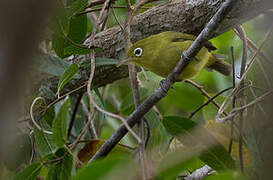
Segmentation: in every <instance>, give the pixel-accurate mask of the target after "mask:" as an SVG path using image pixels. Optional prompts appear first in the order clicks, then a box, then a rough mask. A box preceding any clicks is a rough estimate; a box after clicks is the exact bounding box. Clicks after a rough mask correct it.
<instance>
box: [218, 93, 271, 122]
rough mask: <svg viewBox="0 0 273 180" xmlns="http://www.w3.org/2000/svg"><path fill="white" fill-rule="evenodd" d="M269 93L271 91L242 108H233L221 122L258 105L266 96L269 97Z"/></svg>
mask: <svg viewBox="0 0 273 180" xmlns="http://www.w3.org/2000/svg"><path fill="white" fill-rule="evenodd" d="M270 93H272V91H269V92H267V93H265V94H263V95H262V96H260V97H258V98H256V99H255V100H253V101H251V102H250V103H249V104H247V105H245V106H242V107H240V108H234V109H233V110H232V111H231V112H230V114H229V115H228V116H225V117H223V118H222V119H221V122H223V121H226V120H228V119H230V118H232V117H233V116H235V115H236V114H237V113H239V112H242V111H243V110H245V109H246V108H249V107H250V106H253V105H254V104H256V103H259V102H260V101H262V100H263V99H264V98H265V97H266V96H267V95H269V94H270Z"/></svg>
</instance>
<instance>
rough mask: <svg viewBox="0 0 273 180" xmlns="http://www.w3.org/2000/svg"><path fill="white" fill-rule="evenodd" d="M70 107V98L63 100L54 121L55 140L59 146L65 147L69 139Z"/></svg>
mask: <svg viewBox="0 0 273 180" xmlns="http://www.w3.org/2000/svg"><path fill="white" fill-rule="evenodd" d="M69 107H70V101H69V98H66V100H65V101H64V102H63V104H62V106H61V107H60V109H59V112H58V114H57V116H56V118H55V119H54V121H53V125H52V130H53V142H54V143H55V145H56V146H58V147H63V146H64V144H65V142H66V139H67V124H68V109H69Z"/></svg>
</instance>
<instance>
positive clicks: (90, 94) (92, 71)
mask: <svg viewBox="0 0 273 180" xmlns="http://www.w3.org/2000/svg"><path fill="white" fill-rule="evenodd" d="M109 3H110V0H106V1H105V3H104V6H103V8H102V9H101V11H100V14H99V17H98V23H96V24H95V27H94V28H93V31H92V33H91V34H90V42H89V46H90V47H91V46H92V42H93V41H94V39H95V34H96V32H97V28H98V26H99V22H100V20H101V18H102V15H103V12H104V10H105V9H106V7H107V6H108V4H109ZM94 73H95V52H94V48H91V72H90V75H89V79H88V82H87V93H88V97H89V101H90V103H92V104H93V105H94V107H95V108H96V109H97V110H98V111H100V112H102V113H104V114H106V115H108V116H110V117H113V118H116V119H120V120H121V121H122V122H123V124H124V125H125V127H126V128H128V130H129V131H130V133H131V134H132V135H133V136H134V137H135V138H136V139H137V140H138V142H141V139H140V138H139V137H138V136H137V135H136V134H135V132H134V131H133V130H132V129H131V128H130V126H129V125H128V124H127V123H126V120H125V119H124V118H123V117H121V116H119V115H116V114H114V113H111V112H107V111H105V110H104V109H102V108H100V107H99V106H98V105H97V104H96V102H95V101H94V98H93V95H92V92H91V84H92V80H93V77H94Z"/></svg>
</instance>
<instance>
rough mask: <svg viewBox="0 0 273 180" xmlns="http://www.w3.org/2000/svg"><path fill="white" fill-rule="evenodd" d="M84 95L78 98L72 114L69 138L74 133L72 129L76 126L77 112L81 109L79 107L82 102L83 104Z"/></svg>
mask: <svg viewBox="0 0 273 180" xmlns="http://www.w3.org/2000/svg"><path fill="white" fill-rule="evenodd" d="M82 95H83V93H80V94H79V96H78V98H77V101H76V103H75V107H74V111H73V113H72V116H71V120H70V123H69V127H68V134H67V137H69V136H70V134H71V131H72V128H73V125H74V121H75V119H76V115H77V111H78V109H79V105H80V102H81V99H82Z"/></svg>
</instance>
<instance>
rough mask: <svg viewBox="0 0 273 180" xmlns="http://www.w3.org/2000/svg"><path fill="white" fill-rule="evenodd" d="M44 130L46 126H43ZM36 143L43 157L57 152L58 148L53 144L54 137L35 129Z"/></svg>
mask: <svg viewBox="0 0 273 180" xmlns="http://www.w3.org/2000/svg"><path fill="white" fill-rule="evenodd" d="M42 127H43V128H44V129H47V128H45V126H42ZM34 137H35V143H36V145H37V147H38V150H39V153H40V154H41V156H42V157H45V156H47V155H49V154H52V153H54V152H55V151H56V146H55V145H54V143H53V140H52V135H50V134H45V133H43V132H42V131H40V130H39V129H37V128H34Z"/></svg>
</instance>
